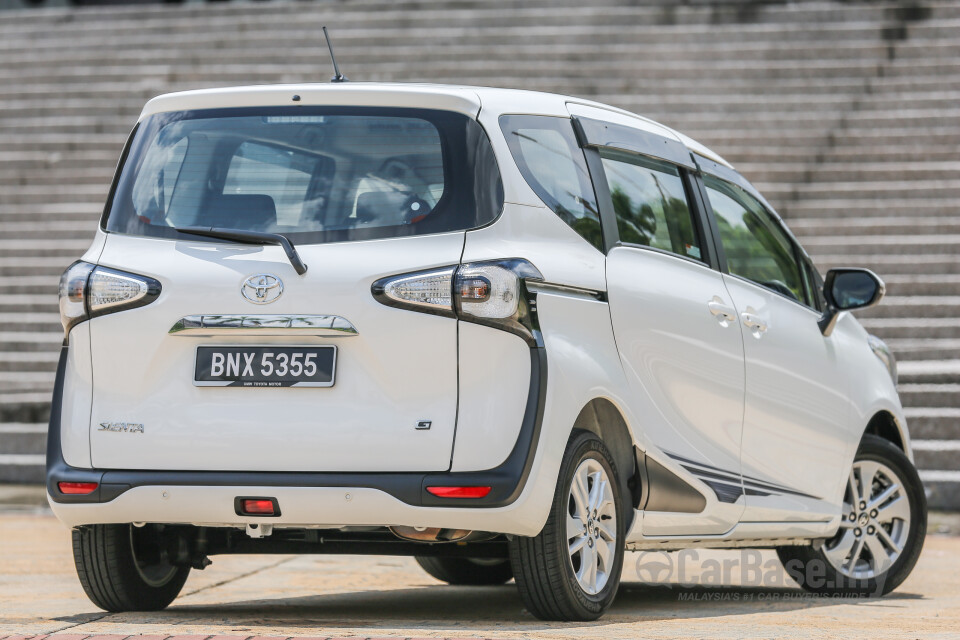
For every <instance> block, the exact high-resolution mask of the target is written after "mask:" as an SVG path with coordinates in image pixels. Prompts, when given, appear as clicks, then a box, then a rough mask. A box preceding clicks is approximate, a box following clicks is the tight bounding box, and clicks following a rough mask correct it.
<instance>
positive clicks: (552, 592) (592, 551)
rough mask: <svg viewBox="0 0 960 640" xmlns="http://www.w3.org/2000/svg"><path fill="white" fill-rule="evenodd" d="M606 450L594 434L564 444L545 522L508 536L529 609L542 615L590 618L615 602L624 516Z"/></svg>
mask: <svg viewBox="0 0 960 640" xmlns="http://www.w3.org/2000/svg"><path fill="white" fill-rule="evenodd" d="M617 478H618V476H617V471H616V467H615V465H614V462H613V458H612V456H611V455H610V452H609V451H608V450H607V448H606V446H605V445H604V444H603V442H602V441H601V440H600V439H599V438H598V437H597V436H595V435H594V434H592V433H588V432H575V435H574V436H573V437H571V439H570V442H569V443H568V445H567V451H566V454H565V455H564V459H563V463H562V464H561V465H560V476H559V479H558V482H557V489H556V494H555V495H554V500H553V505H552V507H551V509H550V516H549V518H548V519H547V524H546V525H545V526H544V528H543V531H541V532H540V534H539V535H537V536H534V537H532V538H527V537H521V536H518V537H515V538H514V539H513V540H511V541H510V545H509V548H510V563H511V565H512V566H513V572H514V576H515V578H516V581H517V587H519V589H520V595H521V596H522V598H523V601H524V603H525V604H526V605H527V609H528V610H529V611H530V613H532V614H533V615H535V616H536V617H538V618H540V619H542V620H595V619H597V618H599V617H600V616H601V615H602V614H603V612H604V611H606V610H607V608H608V607H609V606H610V604H611V603H612V602H613V598H614V596H616V594H617V588H618V587H619V586H620V573H621V569H622V567H623V552H624V543H623V540H624V517H623V506H622V501H621V498H620V487H619V483H618V482H617Z"/></svg>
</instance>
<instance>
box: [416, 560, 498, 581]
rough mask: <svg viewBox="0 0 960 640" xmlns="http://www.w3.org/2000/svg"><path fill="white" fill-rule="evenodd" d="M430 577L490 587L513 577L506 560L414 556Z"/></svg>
mask: <svg viewBox="0 0 960 640" xmlns="http://www.w3.org/2000/svg"><path fill="white" fill-rule="evenodd" d="M414 559H415V560H416V561H417V564H419V565H420V566H421V567H423V570H424V571H426V572H427V573H429V574H430V575H431V576H433V577H434V578H436V579H437V580H440V581H442V582H446V583H447V584H458V585H490V584H503V583H504V582H509V581H510V578H512V577H513V569H511V568H510V560H509V559H507V558H437V557H433V556H416V557H415V558H414Z"/></svg>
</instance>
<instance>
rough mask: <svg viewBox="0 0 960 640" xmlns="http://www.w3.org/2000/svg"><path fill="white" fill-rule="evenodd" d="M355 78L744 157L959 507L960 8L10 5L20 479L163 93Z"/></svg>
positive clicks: (2, 159)
mask: <svg viewBox="0 0 960 640" xmlns="http://www.w3.org/2000/svg"><path fill="white" fill-rule="evenodd" d="M323 24H326V25H328V26H330V27H331V28H332V37H333V40H334V44H335V46H336V50H337V56H338V60H339V61H340V63H341V67H342V69H343V70H344V72H345V73H346V75H347V76H348V77H350V78H351V79H353V80H368V81H376V80H410V81H428V82H454V83H466V84H478V85H494V86H507V87H518V88H527V89H540V90H546V91H557V92H561V93H567V94H571V95H577V96H583V97H589V98H593V99H596V100H600V101H603V102H608V103H610V104H613V105H617V106H621V107H624V108H627V109H630V110H632V111H636V112H638V113H641V114H643V115H647V116H650V117H652V118H655V119H657V120H660V121H662V122H664V123H666V124H669V125H671V126H673V127H675V128H677V129H679V130H681V131H683V132H684V133H687V134H688V135H691V136H693V137H694V138H696V139H698V140H700V141H702V142H704V143H705V144H707V145H709V146H711V147H712V148H714V149H715V150H716V151H718V152H719V153H721V154H722V155H724V156H725V157H727V158H728V159H729V160H731V161H732V162H733V163H734V164H735V165H736V166H737V167H738V168H739V169H740V170H741V171H742V172H743V173H744V174H745V175H746V176H747V177H748V178H749V179H751V180H752V181H753V182H754V183H755V184H756V185H757V186H758V188H759V189H760V190H761V191H762V192H764V194H765V195H766V196H767V197H768V199H769V200H770V201H771V202H772V203H773V204H774V206H775V207H777V208H778V210H779V211H780V212H781V214H783V215H784V217H785V218H786V219H787V221H788V223H789V224H790V226H791V228H792V229H793V230H794V232H795V233H796V234H797V235H798V236H799V237H800V239H801V241H802V242H803V244H804V246H805V247H806V248H807V249H808V250H809V251H810V252H811V254H812V255H813V256H814V257H815V258H816V260H817V262H818V265H819V267H820V268H821V269H822V270H825V269H827V268H829V267H831V266H834V265H840V264H844V265H861V266H867V267H870V268H872V269H874V270H876V271H877V272H878V273H879V274H880V275H881V276H882V277H883V278H884V279H885V280H886V282H887V284H888V295H887V298H886V299H885V300H884V302H883V303H882V305H881V306H880V307H878V308H877V309H875V310H871V311H869V312H865V313H863V314H861V316H862V320H863V322H864V324H865V325H866V326H867V327H868V328H869V330H870V331H872V332H874V333H876V334H877V335H879V336H881V337H882V338H884V339H886V340H888V342H889V343H890V345H891V346H892V347H893V349H894V351H895V352H896V353H897V355H898V358H899V359H900V371H901V376H900V392H901V397H902V399H903V403H904V406H905V407H906V408H907V409H906V410H907V415H908V419H909V421H910V427H911V432H912V434H913V437H914V438H915V441H914V447H915V450H916V458H917V463H918V465H919V466H920V468H921V469H922V472H921V473H922V477H923V478H924V481H925V483H926V485H927V487H928V488H929V492H930V496H931V505H933V506H936V507H940V508H960V455H958V453H960V269H958V267H960V209H958V206H957V204H956V202H957V199H958V196H960V155H958V148H960V111H958V107H957V105H958V103H960V56H958V54H960V4H956V3H950V2H942V1H936V0H930V1H929V2H924V1H922V0H904V1H889V2H884V1H878V2H837V1H834V2H825V1H816V0H811V1H803V0H801V1H795V2H779V3H773V2H770V3H766V2H747V1H746V0H690V1H688V2H687V3H676V2H671V1H670V0H594V2H591V3H582V2H578V1H575V0H560V1H559V2H553V1H547V0H526V1H524V0H493V1H489V2H475V1H473V0H399V1H397V2H390V1H388V0H346V1H340V2H333V1H330V0H327V1H317V2H310V3H306V2H297V3H279V2H274V3H266V4H265V3H256V4H253V3H242V2H234V3H230V4H219V3H218V4H215V5H199V4H187V5H183V6H176V7H174V6H162V5H156V6H143V5H139V6H129V7H102V8H85V9H70V8H63V7H56V8H45V9H34V10H17V11H2V12H0V83H2V85H3V87H4V91H3V94H2V95H0V294H2V295H0V482H2V481H14V482H38V481H41V480H42V476H43V473H42V465H43V455H42V454H43V443H44V439H45V427H44V425H43V423H44V422H45V420H46V419H47V415H48V412H49V408H48V401H49V396H50V388H51V386H52V382H53V371H54V368H55V365H56V358H57V351H58V345H59V343H60V340H61V334H60V327H59V321H58V315H57V305H56V282H57V278H58V276H59V274H60V272H61V271H62V270H63V268H64V267H66V266H67V265H68V264H69V263H70V262H72V261H73V260H74V259H76V258H77V257H78V256H79V255H80V254H81V253H82V252H83V251H84V250H85V249H86V247H87V245H88V243H89V240H90V238H91V237H92V233H93V229H94V228H95V224H96V220H97V219H98V216H99V214H100V211H101V209H102V206H103V201H104V199H105V196H106V193H107V189H108V188H109V183H110V180H111V177H112V174H113V170H114V166H115V163H116V160H117V158H118V156H119V153H120V150H121V147H122V145H123V142H124V139H125V137H126V135H127V133H128V132H129V130H130V128H131V127H132V125H133V123H134V121H135V118H136V115H137V113H138V112H139V110H140V108H141V107H142V105H143V103H144V102H145V101H146V100H147V99H149V98H150V97H152V96H154V95H157V94H159V93H163V92H167V91H173V90H183V89H191V88H201V87H213V86H227V85H232V84H256V83H275V82H311V81H321V82H322V81H326V80H327V79H328V78H329V76H330V75H331V67H330V64H329V60H328V57H327V52H326V48H325V45H324V43H323V40H322V35H321V33H320V26H321V25H323Z"/></svg>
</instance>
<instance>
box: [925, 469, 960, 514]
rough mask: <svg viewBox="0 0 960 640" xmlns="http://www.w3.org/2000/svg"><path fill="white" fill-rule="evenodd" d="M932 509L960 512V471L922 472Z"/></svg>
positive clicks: (929, 504)
mask: <svg viewBox="0 0 960 640" xmlns="http://www.w3.org/2000/svg"><path fill="white" fill-rule="evenodd" d="M920 479H921V480H922V481H923V487H924V490H925V491H926V493H927V505H928V506H929V508H930V509H940V510H944V511H957V510H960V471H939V470H938V471H932V470H931V471H926V470H924V471H921V472H920Z"/></svg>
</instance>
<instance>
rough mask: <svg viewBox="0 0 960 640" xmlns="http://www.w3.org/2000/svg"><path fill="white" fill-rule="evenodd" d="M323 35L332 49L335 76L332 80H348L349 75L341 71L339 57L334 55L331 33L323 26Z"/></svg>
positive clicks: (331, 58)
mask: <svg viewBox="0 0 960 640" xmlns="http://www.w3.org/2000/svg"><path fill="white" fill-rule="evenodd" d="M323 37H324V38H326V39H327V49H329V50H330V60H331V61H332V62H333V77H332V78H330V82H347V76H345V75H343V74H342V73H340V67H338V66H337V57H336V56H335V55H333V45H332V44H330V34H329V33H327V28H326V27H323Z"/></svg>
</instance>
